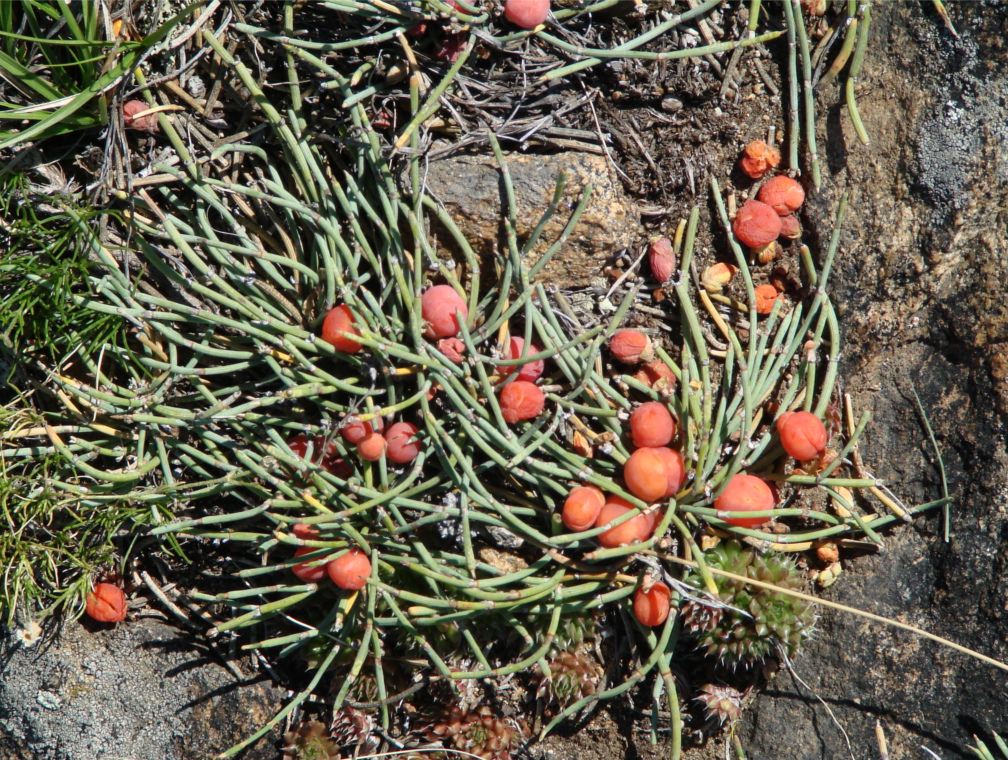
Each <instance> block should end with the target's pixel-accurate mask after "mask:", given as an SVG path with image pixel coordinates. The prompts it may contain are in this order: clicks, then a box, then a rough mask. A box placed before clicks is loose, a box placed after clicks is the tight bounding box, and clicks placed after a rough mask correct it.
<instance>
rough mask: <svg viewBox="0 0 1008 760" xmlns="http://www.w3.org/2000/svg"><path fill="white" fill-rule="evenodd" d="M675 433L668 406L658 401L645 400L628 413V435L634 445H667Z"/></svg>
mask: <svg viewBox="0 0 1008 760" xmlns="http://www.w3.org/2000/svg"><path fill="white" fill-rule="evenodd" d="M675 434H676V424H675V420H673V419H672V414H671V413H670V412H669V410H668V407H667V406H666V405H665V404H663V403H661V402H660V401H646V402H644V403H643V404H641V405H640V406H638V407H637V408H636V409H634V410H633V413H631V415H630V436H631V437H632V438H633V442H634V446H651V447H654V446H667V445H668V444H669V442H670V441H671V440H672V439H673V438H674V437H675Z"/></svg>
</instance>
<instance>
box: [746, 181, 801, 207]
mask: <svg viewBox="0 0 1008 760" xmlns="http://www.w3.org/2000/svg"><path fill="white" fill-rule="evenodd" d="M756 197H757V198H758V199H759V200H761V201H763V203H765V204H767V205H768V206H770V207H771V208H773V210H774V211H776V212H777V213H778V214H779V215H780V216H784V215H786V214H791V213H794V212H795V211H797V210H798V209H799V208H801V205H802V204H803V203H804V202H805V191H804V190H803V189H802V186H801V185H800V184H798V183H797V182H796V181H795V180H793V179H791V178H790V177H786V176H784V175H783V174H782V175H781V176H779V177H774V178H773V179H769V180H767V182H766V184H764V185H763V187H761V188H760V189H759V193H757V194H756Z"/></svg>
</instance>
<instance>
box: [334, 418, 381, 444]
mask: <svg viewBox="0 0 1008 760" xmlns="http://www.w3.org/2000/svg"><path fill="white" fill-rule="evenodd" d="M384 429H385V420H383V419H382V418H381V417H373V418H371V419H370V420H368V421H367V422H363V421H362V420H361V419H359V418H357V417H355V418H353V419H352V420H351V421H350V422H348V423H347V424H345V425H343V427H341V428H340V434H341V435H342V436H343V438H344V439H346V441H347V443H360V442H361V440H362V439H363V438H364V436H366V435H369V434H370V433H380V432H382V431H383V430H384Z"/></svg>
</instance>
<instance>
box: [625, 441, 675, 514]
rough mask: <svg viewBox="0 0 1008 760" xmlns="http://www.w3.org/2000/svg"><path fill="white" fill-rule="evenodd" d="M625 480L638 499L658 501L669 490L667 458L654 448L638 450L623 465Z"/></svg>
mask: <svg viewBox="0 0 1008 760" xmlns="http://www.w3.org/2000/svg"><path fill="white" fill-rule="evenodd" d="M623 480H625V481H626V484H627V489H628V490H629V491H630V493H632V494H633V495H634V496H636V497H637V498H638V499H643V500H644V501H657V500H658V499H662V498H664V496H665V490H666V489H667V488H668V465H666V464H665V457H664V456H663V455H661V454H659V453H658V452H657V451H656V450H655V449H653V448H642V449H637V451H635V452H634V453H633V454H631V455H630V458H629V459H627V461H626V464H624V465H623Z"/></svg>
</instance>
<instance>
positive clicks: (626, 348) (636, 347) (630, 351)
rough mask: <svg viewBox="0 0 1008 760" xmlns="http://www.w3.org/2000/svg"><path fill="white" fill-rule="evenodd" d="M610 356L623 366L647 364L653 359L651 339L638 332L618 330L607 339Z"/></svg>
mask: <svg viewBox="0 0 1008 760" xmlns="http://www.w3.org/2000/svg"><path fill="white" fill-rule="evenodd" d="M609 350H610V351H612V355H613V356H614V357H615V358H616V359H617V360H618V361H621V362H623V363H624V364H637V363H638V362H649V361H651V360H652V359H654V346H652V345H651V339H650V338H649V337H648V336H647V335H645V334H644V333H642V332H641V331H640V330H619V331H617V332H616V334H615V335H613V336H612V338H610V339H609Z"/></svg>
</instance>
